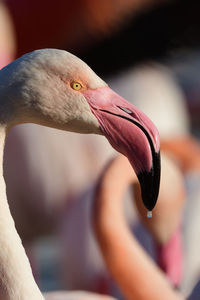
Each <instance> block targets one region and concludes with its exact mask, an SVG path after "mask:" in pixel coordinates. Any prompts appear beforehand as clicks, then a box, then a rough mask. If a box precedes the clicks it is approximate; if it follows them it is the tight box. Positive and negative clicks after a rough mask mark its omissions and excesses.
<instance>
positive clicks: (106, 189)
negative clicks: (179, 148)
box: [93, 157, 183, 299]
mask: <svg viewBox="0 0 200 300" xmlns="http://www.w3.org/2000/svg"><path fill="white" fill-rule="evenodd" d="M172 169H173V167H172ZM172 169H171V170H172ZM168 170H169V169H168ZM168 170H167V169H166V168H165V164H164V168H163V173H162V181H161V192H160V198H159V200H158V207H157V208H156V212H155V214H156V215H157V214H159V213H161V211H162V210H163V208H164V204H163V202H165V201H167V202H168V204H170V202H169V201H170V199H169V197H167V198H165V196H166V192H165V184H166V182H165V180H163V178H165V176H168V174H169V172H168ZM165 172H166V173H165ZM175 174H176V175H175ZM175 174H174V175H175V178H176V179H177V180H178V181H179V180H181V177H180V175H179V173H176V172H175ZM173 179H174V178H173ZM136 181H137V180H136V177H135V176H134V175H133V173H132V170H131V169H130V168H129V166H128V163H127V161H126V159H125V158H124V157H118V158H116V159H114V160H113V161H112V162H111V163H110V164H109V165H108V166H107V167H106V169H105V170H104V172H103V174H102V176H101V178H100V180H99V182H98V185H97V188H96V191H95V202H94V206H93V214H94V217H93V222H94V228H95V232H96V237H97V240H98V243H99V246H100V249H101V252H102V254H103V257H104V259H105V262H106V265H107V267H108V270H109V271H110V273H111V275H112V276H113V278H114V279H115V281H116V282H117V284H118V285H119V287H120V289H121V291H122V293H123V295H124V296H125V298H126V299H133V298H135V299H147V298H148V299H151V298H152V299H160V298H162V299H164V298H166V299H182V297H181V296H180V295H178V294H176V292H174V291H173V290H172V289H171V287H170V285H169V283H168V282H167V280H166V279H165V278H164V276H163V274H162V273H161V272H160V271H159V269H158V268H157V267H156V265H154V264H153V262H151V261H150V259H149V258H148V256H147V255H146V254H145V252H144V250H143V249H142V248H141V247H140V246H139V244H138V242H137V241H136V240H135V239H134V236H132V234H131V232H130V231H129V229H128V227H127V225H126V221H125V218H124V216H123V205H122V199H123V193H124V192H125V189H126V188H127V186H128V185H130V184H133V183H134V184H136ZM179 182H180V181H179ZM180 184H181V185H180V190H179V189H177V190H178V193H177V195H176V192H175V194H174V196H175V198H174V200H175V203H177V209H175V210H176V212H173V213H174V216H172V218H171V220H172V223H173V219H175V220H177V218H176V217H175V215H176V214H177V213H178V214H179V213H180V206H181V205H180V204H182V194H181V195H180V193H179V192H180V191H181V190H182V188H183V186H182V182H180ZM162 192H164V194H162ZM162 196H164V199H163V198H162ZM137 200H139V199H137ZM178 203H179V204H178ZM159 204H160V205H159ZM171 206H172V207H173V204H171ZM162 213H163V215H164V214H165V213H167V211H166V210H165V209H164V210H163V211H162ZM116 220H117V222H116ZM151 221H152V223H154V220H153V219H152V220H151ZM155 221H156V223H157V224H156V225H158V219H157V220H155ZM163 222H164V223H165V221H164V220H163ZM159 223H160V225H161V227H162V219H161V218H160V220H159ZM155 227H156V226H155ZM175 228H176V226H175ZM165 229H166V230H167V226H166V227H165ZM166 230H164V229H163V231H165V233H166ZM167 231H168V230H167ZM119 236H120V238H119ZM155 236H156V235H155ZM158 236H159V235H157V236H156V237H157V238H158ZM163 236H164V234H162V237H163ZM144 274H145V275H144ZM150 278H151V280H149V279H150Z"/></svg>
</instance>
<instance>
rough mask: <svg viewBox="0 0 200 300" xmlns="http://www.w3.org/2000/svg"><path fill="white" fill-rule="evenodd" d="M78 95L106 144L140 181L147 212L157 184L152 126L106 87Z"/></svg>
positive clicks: (156, 149)
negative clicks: (116, 152)
mask: <svg viewBox="0 0 200 300" xmlns="http://www.w3.org/2000/svg"><path fill="white" fill-rule="evenodd" d="M82 94H83V95H84V97H85V98H86V100H87V102H88V103H89V105H90V108H91V111H92V113H93V114H94V115H95V117H96V118H97V120H98V122H99V125H100V128H101V130H102V132H103V134H104V135H105V136H106V138H107V139H108V141H109V142H110V144H111V145H112V146H113V148H114V149H115V150H117V151H118V152H120V153H122V154H124V155H125V156H127V158H128V159H129V161H130V163H131V165H132V167H133V169H134V171H135V172H136V175H137V177H138V179H139V182H140V186H141V193H142V200H143V203H144V205H145V207H146V208H147V209H148V210H149V211H151V210H152V209H153V208H154V206H155V204H156V202H157V198H158V193H159V185H160V142H159V134H158V131H157V129H156V127H155V125H154V124H153V123H152V122H151V120H150V119H149V118H148V117H147V116H146V115H145V114H144V113H142V112H141V111H140V110H139V109H137V108H136V107H135V106H134V105H132V104H131V103H129V102H128V101H126V100H125V99H123V98H122V97H120V96H119V95H118V94H116V93H115V92H114V91H112V90H111V89H110V88H109V87H102V88H98V89H88V90H85V91H82Z"/></svg>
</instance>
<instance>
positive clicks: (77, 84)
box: [71, 82, 82, 91]
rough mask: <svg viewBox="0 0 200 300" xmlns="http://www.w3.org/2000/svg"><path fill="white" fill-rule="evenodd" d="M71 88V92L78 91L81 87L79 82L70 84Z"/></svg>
mask: <svg viewBox="0 0 200 300" xmlns="http://www.w3.org/2000/svg"><path fill="white" fill-rule="evenodd" d="M71 87H72V88H73V90H75V91H79V90H80V89H81V88H82V85H81V84H80V83H79V82H72V85H71Z"/></svg>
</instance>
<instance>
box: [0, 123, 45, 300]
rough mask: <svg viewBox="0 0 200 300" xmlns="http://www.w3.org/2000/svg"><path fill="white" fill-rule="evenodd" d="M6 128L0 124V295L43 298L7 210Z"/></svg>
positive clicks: (13, 298)
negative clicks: (5, 171)
mask: <svg viewBox="0 0 200 300" xmlns="http://www.w3.org/2000/svg"><path fill="white" fill-rule="evenodd" d="M5 137H6V129H5V128H4V127H0V299H1V300H27V299H29V300H44V298H43V296H42V294H41V293H40V290H39V288H38V286H37V284H36V283H35V281H34V278H33V275H32V270H31V267H30V263H29V261H28V258H27V256H26V253H25V250H24V248H23V246H22V243H21V240H20V237H19V235H18V233H17V231H16V229H15V224H14V221H13V218H12V216H11V213H10V209H9V206H8V202H7V197H6V187H5V182H4V178H3V151H4V143H5Z"/></svg>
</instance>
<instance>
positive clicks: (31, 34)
mask: <svg viewBox="0 0 200 300" xmlns="http://www.w3.org/2000/svg"><path fill="white" fill-rule="evenodd" d="M199 13H200V4H199V3H198V1H195V0H190V1H189V0H182V1H181V0H180V1H178V0H160V1H159V0H140V1H139V0H101V1H100V0H76V1H74V0H58V1H52V0H48V1H46V0H43V1H41V0H40V1H39V0H29V1H27V0H1V1H0V68H2V67H4V66H5V65H7V64H8V63H10V62H11V61H12V60H14V59H16V58H18V57H19V56H21V55H23V54H25V53H27V52H30V51H32V50H35V49H40V48H59V49H65V50H67V51H69V52H71V53H73V54H75V55H77V56H78V57H80V58H81V59H83V60H84V61H85V62H86V63H88V65H89V66H90V67H91V68H92V69H93V70H94V71H95V72H96V73H97V74H98V75H99V76H100V77H102V78H103V79H104V80H105V81H106V82H108V84H109V85H110V87H111V88H113V89H114V90H115V91H116V92H117V93H119V94H120V95H122V96H124V97H125V98H126V99H127V100H129V101H131V102H132V103H133V104H135V105H136V106H138V107H139V108H140V109H142V110H143V111H144V112H145V113H146V114H147V115H148V116H149V117H150V118H151V119H152V120H153V121H154V123H155V124H156V125H157V127H158V129H159V132H160V137H161V146H162V147H163V148H162V149H163V151H165V152H166V153H167V154H168V155H169V157H170V159H172V161H173V164H174V165H175V166H176V168H177V169H178V170H179V171H180V174H181V180H182V181H183V183H184V189H185V191H186V201H185V202H184V201H183V204H182V206H181V208H180V211H179V212H178V217H177V224H178V223H179V225H180V224H181V230H180V232H179V234H180V235H181V239H182V245H181V246H180V248H181V249H179V251H181V252H183V261H181V262H180V261H179V263H181V264H183V270H182V276H181V280H180V282H179V284H178V285H179V289H180V291H181V293H183V295H184V297H185V298H187V299H189V300H196V299H198V298H197V297H198V295H199V293H200V283H199V282H200V255H199V253H200V221H199V216H198V213H199V211H200V209H198V208H200V188H199V182H200V147H199V141H198V139H199V138H200V100H199V97H200V76H199V72H200V71H199V70H200V18H199ZM113 156H116V153H115V152H114V150H113V149H111V147H110V145H109V144H108V143H107V141H106V140H105V139H104V138H103V137H100V136H93V135H89V136H86V135H79V134H71V133H64V132H61V131H58V130H54V129H49V128H45V127H41V126H38V125H30V124H26V125H19V126H16V127H15V128H13V129H12V130H11V131H10V133H9V136H8V139H7V142H6V148H5V163H4V176H5V180H6V183H7V194H8V200H9V204H10V207H11V211H12V215H13V217H14V219H15V222H16V227H17V230H18V232H19V234H20V236H21V238H22V241H23V244H24V246H25V248H26V251H27V254H28V256H29V258H30V261H31V264H32V268H33V272H34V275H35V277H36V280H37V282H38V284H39V286H40V288H41V289H42V290H43V291H48V290H54V289H69V290H70V289H85V290H91V291H96V292H102V293H109V294H112V295H115V296H117V297H118V298H120V297H122V296H121V295H120V293H119V291H118V289H117V287H116V285H115V284H114V281H113V280H112V278H111V276H110V275H109V273H108V272H107V270H106V267H105V265H104V262H103V259H102V256H101V253H100V251H99V249H98V246H97V244H96V241H95V238H94V235H93V232H92V229H91V221H90V220H91V214H92V209H91V207H92V203H93V201H94V196H93V189H94V186H95V182H96V180H97V178H98V176H99V175H100V172H101V170H102V169H103V167H104V166H105V164H106V163H107V162H108V161H109V159H110V158H112V157H113ZM119 172H120V170H119ZM169 176H171V175H170V173H169ZM171 188H172V190H173V189H175V187H174V186H172V187H171V186H169V189H171ZM132 198H134V196H132V194H131V193H130V192H129V193H127V195H124V202H125V208H124V210H125V214H126V218H127V222H128V223H129V225H130V227H131V228H132V230H133V234H134V235H135V236H136V237H137V239H138V241H139V242H140V243H141V244H142V245H143V246H144V247H145V249H147V251H148V253H149V255H150V256H151V257H152V259H156V251H155V245H154V244H155V241H154V237H152V234H150V233H149V231H148V225H147V226H145V224H144V222H142V218H141V216H140V213H139V214H138V213H137V207H135V206H132V202H133V201H132V200H133V199H132ZM172 210H173V206H172ZM180 214H181V217H180ZM167 222H169V223H170V220H167ZM177 224H176V226H178V225H177ZM146 227H147V229H146ZM176 229H177V228H174V230H176ZM169 239H170V237H169ZM179 263H178V262H177V265H178V264H179ZM163 270H164V268H163ZM164 271H166V270H164ZM166 273H167V272H166Z"/></svg>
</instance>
